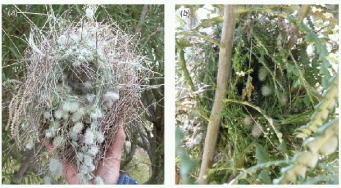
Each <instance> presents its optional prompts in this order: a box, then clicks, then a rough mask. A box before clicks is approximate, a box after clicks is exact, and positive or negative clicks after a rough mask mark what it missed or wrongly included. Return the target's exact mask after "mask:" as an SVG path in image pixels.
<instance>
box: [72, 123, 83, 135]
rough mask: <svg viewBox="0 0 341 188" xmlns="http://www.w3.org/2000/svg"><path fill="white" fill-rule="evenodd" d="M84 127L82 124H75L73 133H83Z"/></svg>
mask: <svg viewBox="0 0 341 188" xmlns="http://www.w3.org/2000/svg"><path fill="white" fill-rule="evenodd" d="M83 127H84V125H83V123H82V122H77V123H76V124H75V126H73V128H72V131H73V132H75V133H80V132H82V130H83Z"/></svg>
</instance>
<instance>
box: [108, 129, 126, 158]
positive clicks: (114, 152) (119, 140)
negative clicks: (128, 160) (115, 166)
mask: <svg viewBox="0 0 341 188" xmlns="http://www.w3.org/2000/svg"><path fill="white" fill-rule="evenodd" d="M125 139H126V135H125V133H124V129H123V127H122V126H121V125H120V126H119V127H118V131H117V133H116V136H115V140H114V142H113V143H112V144H111V146H110V149H109V152H110V153H109V156H108V157H113V158H116V159H119V160H120V159H121V154H122V150H123V146H124V142H125Z"/></svg>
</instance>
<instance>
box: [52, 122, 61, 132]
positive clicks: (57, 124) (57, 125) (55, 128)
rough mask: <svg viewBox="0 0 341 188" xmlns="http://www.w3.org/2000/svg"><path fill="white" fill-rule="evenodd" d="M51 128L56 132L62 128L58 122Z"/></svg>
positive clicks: (53, 123)
mask: <svg viewBox="0 0 341 188" xmlns="http://www.w3.org/2000/svg"><path fill="white" fill-rule="evenodd" d="M51 128H52V129H53V130H54V131H57V130H58V128H60V123H59V122H58V121H53V122H52V123H51Z"/></svg>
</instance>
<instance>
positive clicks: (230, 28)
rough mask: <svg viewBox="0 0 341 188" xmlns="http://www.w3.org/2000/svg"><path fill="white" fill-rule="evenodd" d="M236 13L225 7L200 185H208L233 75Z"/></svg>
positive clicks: (231, 7) (231, 6)
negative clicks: (209, 172) (231, 75)
mask: <svg viewBox="0 0 341 188" xmlns="http://www.w3.org/2000/svg"><path fill="white" fill-rule="evenodd" d="M234 17H235V12H234V8H233V5H225V8H224V22H223V30H222V38H221V44H219V45H218V46H219V48H220V51H219V64H218V75H217V88H216V92H215V98H214V102H213V107H212V111H211V116H210V121H209V124H208V128H207V133H206V138H205V145H204V153H203V157H202V162H201V169H200V174H199V177H198V183H200V184H207V183H208V178H207V174H208V170H209V169H210V168H211V165H212V161H213V157H214V152H215V147H216V144H217V137H218V131H219V125H220V120H221V117H220V114H221V112H222V110H223V106H222V101H223V99H224V98H225V96H226V95H225V91H226V90H227V88H228V82H229V79H230V74H231V59H232V50H233V49H232V47H233V33H234V28H235V20H234Z"/></svg>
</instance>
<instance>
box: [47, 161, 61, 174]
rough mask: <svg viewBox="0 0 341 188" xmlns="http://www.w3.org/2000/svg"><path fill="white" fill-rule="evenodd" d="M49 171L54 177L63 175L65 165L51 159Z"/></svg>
mask: <svg viewBox="0 0 341 188" xmlns="http://www.w3.org/2000/svg"><path fill="white" fill-rule="evenodd" d="M49 170H50V172H51V174H52V175H53V176H62V175H63V164H62V163H61V162H60V161H59V160H58V159H51V161H50V163H49Z"/></svg>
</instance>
